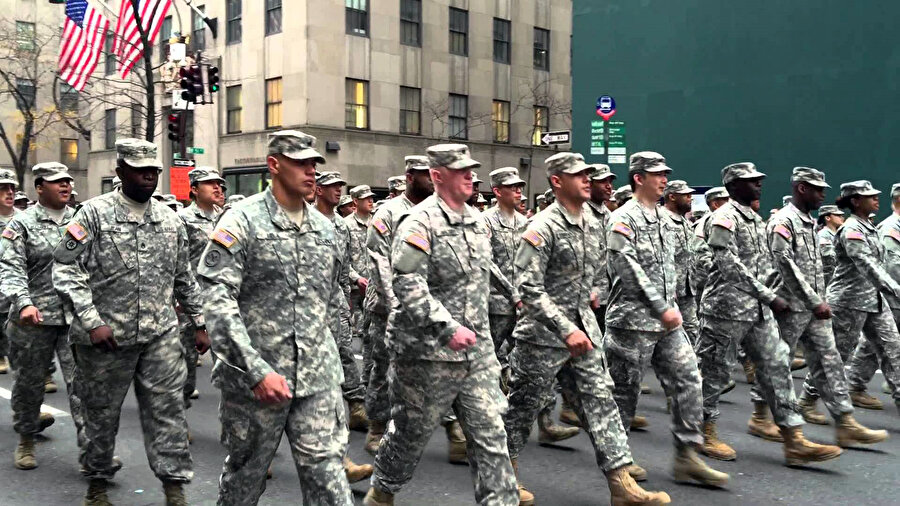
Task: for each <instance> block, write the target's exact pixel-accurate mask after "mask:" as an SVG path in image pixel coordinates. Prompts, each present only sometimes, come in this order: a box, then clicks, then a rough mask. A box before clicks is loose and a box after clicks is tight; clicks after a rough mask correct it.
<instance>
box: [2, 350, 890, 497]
mask: <svg viewBox="0 0 900 506" xmlns="http://www.w3.org/2000/svg"><path fill="white" fill-rule="evenodd" d="M209 371H210V361H209V357H208V356H207V357H204V364H203V367H201V368H200V369H199V370H198V376H199V383H200V391H201V396H200V399H199V400H197V401H195V404H194V406H193V408H192V409H191V410H190V411H189V414H188V419H189V422H190V425H191V430H192V433H193V435H194V444H193V445H192V446H191V449H192V451H193V456H194V470H195V478H194V481H193V483H192V484H191V485H190V487H189V488H188V489H187V491H188V499H189V500H190V502H191V503H192V504H202V505H208V504H215V500H216V491H217V480H218V477H219V472H220V470H221V465H222V460H223V458H224V457H225V455H224V452H223V450H222V447H221V446H220V445H219V422H218V419H217V414H216V410H217V402H218V391H217V390H215V389H214V388H213V387H212V386H211V385H210V383H209ZM804 372H805V370H804V371H798V372H797V373H795V378H797V379H798V380H799V379H800V378H801V374H802V373H804ZM648 376H649V377H648V378H647V379H648V383H649V384H651V385H652V387H653V393H652V394H650V395H645V396H643V397H642V398H641V403H640V406H639V412H640V413H642V414H644V415H647V417H648V419H649V421H650V424H651V425H650V428H649V430H646V431H640V432H634V433H633V434H632V436H631V447H632V450H633V452H634V455H635V458H636V461H637V462H638V463H639V464H641V465H642V466H644V467H645V468H646V469H647V470H648V472H649V475H650V476H649V480H648V481H647V482H645V483H644V486H645V487H648V488H652V489H663V490H665V491H667V492H668V493H669V494H670V495H671V496H672V500H673V504H690V505H700V504H708V505H754V506H758V505H770V504H790V505H791V506H805V505H810V506H812V505H815V506H824V505H847V504H859V505H865V504H890V503H891V502H892V501H894V500H896V497H897V496H898V493H900V485H898V482H897V468H898V467H897V459H896V457H897V455H898V454H900V430H898V429H900V417H898V415H897V412H896V410H895V409H894V408H893V406H892V403H891V402H890V398H889V397H888V396H886V395H884V394H881V393H880V384H881V375H880V374H879V375H877V376H876V378H875V380H874V382H873V384H872V386H871V390H870V391H871V392H872V393H873V394H874V395H876V396H877V397H878V398H880V399H881V400H882V401H884V402H885V407H886V409H885V410H884V411H881V412H878V411H859V412H858V413H857V415H858V416H857V417H858V419H859V420H860V421H861V422H863V423H864V424H866V425H869V426H870V427H872V428H887V429H888V430H889V431H890V432H891V436H892V438H891V439H890V440H889V441H887V442H886V443H885V444H882V445H879V446H878V447H877V449H866V450H847V451H845V453H844V455H843V456H842V457H841V458H840V459H838V460H837V461H833V462H829V463H826V464H823V465H819V466H816V467H811V468H806V469H792V468H788V467H785V466H784V465H783V457H782V453H781V446H780V445H778V444H774V443H767V442H764V441H762V440H760V439H757V438H754V437H752V436H749V435H747V434H746V432H745V431H746V422H747V418H748V416H749V414H750V409H751V408H750V403H749V397H748V386H747V384H746V383H745V382H744V381H743V378H742V375H737V374H736V379H737V380H738V386H737V388H735V390H734V391H732V392H731V393H729V394H727V395H726V396H725V398H724V402H723V404H722V411H723V417H722V420H721V421H720V425H719V431H720V436H721V437H722V438H723V439H724V440H725V441H727V442H729V443H731V444H733V445H734V448H735V449H736V450H737V452H738V460H737V461H735V462H729V463H722V462H717V463H715V464H714V465H715V467H716V468H717V469H720V470H722V471H726V472H729V473H731V478H732V482H731V484H730V486H729V487H728V489H726V490H707V489H704V488H702V487H698V486H692V485H679V484H675V483H674V482H673V481H672V479H671V477H670V476H669V472H668V471H669V467H670V463H671V459H672V438H671V436H670V435H669V431H668V429H667V415H666V414H665V404H666V403H665V398H664V397H663V395H662V393H661V390H660V388H659V386H658V383H657V382H656V379H655V377H653V374H652V373H650V374H649V375H648ZM61 379H62V378H61V377H60V376H59V374H58V373H57V381H58V382H61ZM11 382H12V376H11V375H5V376H0V397H3V398H2V399H0V448H2V450H3V455H2V456H0V483H3V484H4V485H3V486H2V487H0V504H3V505H6V506H17V505H74V504H80V502H81V497H82V495H83V493H84V490H85V488H86V482H85V481H83V479H82V478H81V476H80V475H79V474H78V465H77V463H76V454H77V448H76V445H75V437H74V432H73V428H72V423H71V418H70V417H69V416H66V415H61V416H58V417H57V421H56V424H55V425H53V426H52V427H50V428H49V429H47V430H46V431H45V433H44V436H45V437H44V438H42V439H41V440H39V443H38V446H37V458H38V463H39V467H38V468H37V469H36V470H33V471H19V470H16V469H15V468H14V467H13V463H12V461H13V458H12V454H13V449H14V448H15V445H16V435H15V433H14V432H13V429H12V421H11V416H12V415H11V411H10V407H9V400H8V397H9V389H10V388H11ZM60 385H62V383H60ZM798 386H799V384H798ZM46 404H47V405H49V406H51V407H53V408H56V409H58V410H61V411H68V406H67V402H66V397H65V394H64V388H62V387H61V390H60V392H58V393H55V394H50V395H48V396H47V397H46ZM535 431H536V429H535ZM805 432H806V434H807V435H808V436H810V437H811V439H813V440H816V441H829V440H831V439H832V434H833V427H820V426H807V429H806V431H805ZM363 439H364V435H363V434H362V433H359V432H354V433H352V435H351V455H352V457H353V459H354V460H355V461H357V462H360V463H370V462H372V458H371V457H369V455H368V454H366V453H365V452H364V451H363V450H362V446H363ZM116 454H117V455H118V456H119V457H120V458H121V459H122V461H123V462H124V468H123V469H122V471H120V472H119V473H118V474H117V476H116V478H115V481H114V488H113V489H112V491H111V494H110V499H111V500H112V501H113V502H114V503H115V504H120V505H149V504H163V503H164V499H163V494H162V490H161V487H160V483H159V482H158V481H157V480H156V479H155V477H154V476H153V474H152V473H151V472H150V469H149V467H148V466H147V460H146V457H145V454H144V447H143V440H142V435H141V430H140V424H139V420H138V414H137V405H136V403H135V400H134V397H133V395H131V394H129V397H128V399H127V400H126V402H125V406H124V408H123V415H122V422H121V427H120V429H119V436H118V446H117V450H116ZM445 459H446V442H445V438H444V435H443V429H441V430H440V431H438V432H435V435H434V436H433V438H432V441H431V443H430V444H429V445H428V448H427V449H426V451H425V454H424V456H423V457H422V461H421V464H420V465H419V467H418V469H417V471H416V474H415V477H414V478H413V481H412V482H411V483H410V484H409V485H408V486H407V487H406V489H404V491H403V493H402V494H401V495H399V496H398V497H397V503H398V504H407V505H425V504H433V505H447V506H455V505H466V504H472V503H473V501H474V499H473V493H472V483H471V478H470V476H469V472H468V469H467V467H466V466H454V465H450V464H447V463H446V460H445ZM520 471H521V475H522V479H523V481H524V483H525V484H526V486H527V487H528V488H529V489H530V490H532V491H533V492H534V494H535V496H536V498H537V503H538V504H543V505H597V504H608V497H609V496H608V491H607V488H606V483H605V481H604V480H603V478H602V476H601V475H600V473H599V471H598V469H597V466H596V464H595V462H594V456H593V451H592V450H591V446H590V441H589V440H588V437H587V435H585V434H584V433H581V434H580V435H579V436H578V437H576V438H574V439H571V440H569V441H566V442H564V443H562V444H561V445H560V446H558V447H554V448H547V447H541V446H539V445H538V444H537V442H536V432H535V433H533V437H532V442H531V443H530V444H529V446H528V447H527V449H526V450H525V451H524V452H523V454H522V456H521V459H520ZM274 473H275V477H274V479H272V480H270V481H269V482H268V488H267V490H266V492H265V494H264V495H263V497H262V500H261V501H260V504H263V505H284V504H298V501H299V495H298V487H299V485H298V482H297V477H296V471H295V470H294V467H293V464H292V460H291V457H290V452H289V451H288V450H287V447H286V445H284V444H282V447H281V448H280V449H279V451H278V454H277V455H276V457H275V461H274ZM352 488H353V491H354V496H355V501H356V503H357V504H361V502H362V497H363V495H364V494H365V491H366V489H367V488H368V482H367V481H365V482H360V483H357V484H354V485H352Z"/></svg>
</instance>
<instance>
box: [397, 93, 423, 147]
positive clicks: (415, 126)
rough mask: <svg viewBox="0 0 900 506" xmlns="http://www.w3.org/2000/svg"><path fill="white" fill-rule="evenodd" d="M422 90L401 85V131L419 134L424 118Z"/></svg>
mask: <svg viewBox="0 0 900 506" xmlns="http://www.w3.org/2000/svg"><path fill="white" fill-rule="evenodd" d="M421 111H422V90H420V89H419V88H407V87H406V86H401V87H400V133H401V134H410V135H419V134H420V133H422V131H421V127H420V126H419V124H420V121H421V118H422V116H421V115H422V112H421Z"/></svg>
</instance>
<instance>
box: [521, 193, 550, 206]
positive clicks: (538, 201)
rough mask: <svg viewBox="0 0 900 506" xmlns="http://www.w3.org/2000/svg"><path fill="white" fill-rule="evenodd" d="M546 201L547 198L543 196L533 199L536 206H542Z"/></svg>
mask: <svg viewBox="0 0 900 506" xmlns="http://www.w3.org/2000/svg"><path fill="white" fill-rule="evenodd" d="M522 196H523V197H524V196H525V195H522ZM546 200H547V197H545V196H544V195H543V194H540V195H538V196H537V197H535V198H534V201H535V202H537V203H538V204H543V203H544V202H545V201H546Z"/></svg>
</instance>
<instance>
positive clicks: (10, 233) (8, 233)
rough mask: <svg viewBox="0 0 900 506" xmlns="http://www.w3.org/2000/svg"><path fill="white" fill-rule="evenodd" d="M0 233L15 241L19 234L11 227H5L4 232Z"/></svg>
mask: <svg viewBox="0 0 900 506" xmlns="http://www.w3.org/2000/svg"><path fill="white" fill-rule="evenodd" d="M0 235H2V236H3V237H4V238H6V239H9V240H10V241H13V240H15V239H16V236H17V235H18V234H16V232H15V231H14V230H13V229H11V228H4V229H3V234H0Z"/></svg>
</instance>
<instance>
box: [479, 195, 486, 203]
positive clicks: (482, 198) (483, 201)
mask: <svg viewBox="0 0 900 506" xmlns="http://www.w3.org/2000/svg"><path fill="white" fill-rule="evenodd" d="M477 202H478V203H479V204H487V199H486V198H484V195H482V194H481V193H479V194H478V201H477Z"/></svg>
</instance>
